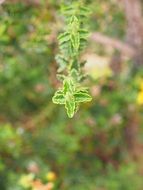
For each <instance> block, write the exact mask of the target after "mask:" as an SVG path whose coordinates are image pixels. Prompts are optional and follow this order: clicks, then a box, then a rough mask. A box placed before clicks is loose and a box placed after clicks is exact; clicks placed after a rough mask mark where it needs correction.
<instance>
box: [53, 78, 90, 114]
mask: <svg viewBox="0 0 143 190" xmlns="http://www.w3.org/2000/svg"><path fill="white" fill-rule="evenodd" d="M52 100H53V103H55V104H63V105H65V108H66V110H67V114H68V116H69V117H70V118H72V117H73V116H74V113H75V112H76V111H77V109H78V106H79V103H81V102H89V101H91V100H92V97H91V96H90V95H89V94H88V91H87V89H85V88H84V87H79V86H78V85H77V84H76V83H75V82H74V80H73V79H72V78H70V77H67V78H65V79H64V80H63V88H61V89H59V90H58V91H57V92H56V93H55V95H54V96H53V99H52Z"/></svg>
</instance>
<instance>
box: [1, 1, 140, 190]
mask: <svg viewBox="0 0 143 190" xmlns="http://www.w3.org/2000/svg"><path fill="white" fill-rule="evenodd" d="M30 2H33V3H30ZM34 2H36V1H34V0H33V1H25V3H21V1H18V0H17V1H15V3H14V2H13V1H7V2H6V1H5V2H4V3H3V4H2V5H0V189H2V190H24V189H25V190H28V189H32V190H51V189H54V190H84V189H88V190H142V188H143V181H142V175H143V173H142V171H143V168H142V163H143V162H142V155H141V154H142V147H141V146H140V145H142V143H143V142H142V139H143V135H142V134H143V133H142V130H143V129H142V126H143V117H142V113H143V107H142V103H141V102H142V94H141V93H142V80H143V74H142V73H143V69H142V68H140V71H139V72H137V73H132V71H130V64H131V63H130V62H128V61H126V62H125V63H124V64H123V71H122V73H121V74H119V76H113V75H110V77H107V76H102V77H99V78H98V79H97V78H96V69H95V74H94V70H92V73H91V75H90V73H89V76H90V78H91V80H88V81H86V82H85V83H86V84H88V86H90V91H91V94H92V97H93V101H92V102H89V103H88V104H85V105H82V106H81V109H80V111H78V112H77V114H76V116H75V117H74V118H73V119H68V118H67V116H66V113H65V110H64V108H63V107H59V106H56V105H54V104H53V103H52V96H53V94H54V91H55V89H57V88H58V87H59V83H58V81H57V79H56V70H57V63H56V61H55V59H54V57H55V55H56V53H57V52H58V48H57V36H58V34H59V33H60V31H61V30H62V29H63V17H62V16H61V14H60V11H59V10H60V5H61V3H63V2H62V1H56V0H50V1H37V2H40V4H35V3H34ZM69 2H70V1H65V4H69ZM85 2H86V4H85V5H87V6H88V7H89V8H90V9H92V11H91V12H92V15H91V16H90V22H89V23H88V24H89V28H90V29H91V32H92V31H98V32H103V33H104V34H109V35H110V36H112V37H118V38H120V39H122V38H123V36H124V34H125V23H126V21H125V18H124V12H123V9H122V8H121V7H119V6H118V5H117V2H116V1H113V0H108V1H105V0H102V1H101V0H96V1H93V0H88V1H85ZM89 50H90V51H89ZM87 52H92V53H96V54H99V55H100V56H103V57H107V59H108V58H109V57H111V56H112V55H111V53H108V52H106V49H104V48H103V47H101V46H99V45H96V44H95V43H94V42H90V43H89V46H88V48H87ZM93 75H95V77H94V76H93ZM138 103H139V104H138ZM133 123H138V126H139V134H138V136H137V139H138V144H137V147H139V148H138V149H136V151H137V153H138V154H139V153H140V159H139V160H137V161H136V162H135V161H133V159H132V157H131V153H130V150H129V147H128V146H129V145H130V143H129V142H130V141H129V142H128V138H129V135H130V133H129V132H130V127H131V125H132V124H133ZM128 134H129V135H128ZM131 135H132V134H131ZM130 149H131V150H132V149H133V147H132V146H131V148H130Z"/></svg>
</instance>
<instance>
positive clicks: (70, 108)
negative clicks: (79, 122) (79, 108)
mask: <svg viewBox="0 0 143 190" xmlns="http://www.w3.org/2000/svg"><path fill="white" fill-rule="evenodd" d="M68 95H69V96H68V98H67V99H66V103H65V108H66V110H67V114H68V116H69V118H72V117H73V115H74V113H75V101H74V96H72V95H70V94H68Z"/></svg>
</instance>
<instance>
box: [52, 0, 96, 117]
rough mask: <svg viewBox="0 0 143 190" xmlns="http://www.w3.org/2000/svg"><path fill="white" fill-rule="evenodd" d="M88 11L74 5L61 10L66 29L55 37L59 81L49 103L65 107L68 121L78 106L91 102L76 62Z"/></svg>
mask: <svg viewBox="0 0 143 190" xmlns="http://www.w3.org/2000/svg"><path fill="white" fill-rule="evenodd" d="M88 14H89V10H88V8H86V7H84V6H80V5H79V4H74V5H72V6H69V7H66V8H64V9H63V15H64V16H65V21H66V27H65V31H64V32H63V33H61V34H60V35H59V37H58V41H59V50H60V53H59V54H58V55H57V56H56V60H57V62H58V64H59V69H58V72H59V73H61V72H62V73H66V74H62V75H61V74H60V75H58V78H59V79H60V80H61V81H62V87H61V88H59V89H58V90H57V91H56V92H55V95H54V96H53V98H52V100H53V103H55V104H63V105H65V108H66V111H67V114H68V117H70V118H72V117H73V116H74V114H75V113H76V111H77V110H78V108H79V104H80V103H82V102H89V101H91V99H92V98H91V96H90V95H89V93H88V89H87V88H86V87H82V85H81V81H82V79H83V78H84V75H83V74H82V72H81V67H82V65H83V64H82V63H80V61H79V57H80V53H81V51H82V50H83V49H84V47H85V44H86V41H87V37H88V30H86V29H85V23H86V18H87V16H88Z"/></svg>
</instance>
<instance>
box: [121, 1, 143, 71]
mask: <svg viewBox="0 0 143 190" xmlns="http://www.w3.org/2000/svg"><path fill="white" fill-rule="evenodd" d="M122 2H123V5H124V9H125V16H126V20H127V32H126V40H127V43H128V44H129V45H130V46H132V47H133V48H135V49H136V53H135V55H134V57H133V66H134V68H138V66H140V65H143V15H142V3H141V0H122Z"/></svg>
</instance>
